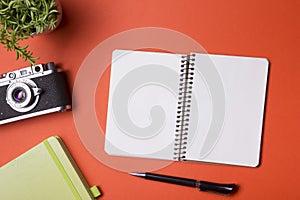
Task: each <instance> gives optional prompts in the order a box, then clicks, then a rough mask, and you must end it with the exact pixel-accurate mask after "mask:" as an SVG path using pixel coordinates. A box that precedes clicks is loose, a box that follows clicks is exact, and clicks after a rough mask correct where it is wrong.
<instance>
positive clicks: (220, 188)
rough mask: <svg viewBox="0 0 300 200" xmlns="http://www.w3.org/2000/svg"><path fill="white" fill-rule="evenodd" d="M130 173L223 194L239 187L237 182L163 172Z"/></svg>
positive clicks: (227, 193)
mask: <svg viewBox="0 0 300 200" xmlns="http://www.w3.org/2000/svg"><path fill="white" fill-rule="evenodd" d="M129 174H131V175H133V176H137V177H141V178H145V179H149V180H154V181H160V182H165V183H172V184H177V185H183V186H188V187H196V188H198V189H199V190H200V191H204V192H212V193H218V194H222V195H229V194H231V193H232V192H234V191H235V190H236V188H237V186H236V185H235V184H221V183H213V182H208V181H198V180H194V179H188V178H179V177H175V176H166V175H161V174H153V173H148V172H147V173H142V172H130V173H129Z"/></svg>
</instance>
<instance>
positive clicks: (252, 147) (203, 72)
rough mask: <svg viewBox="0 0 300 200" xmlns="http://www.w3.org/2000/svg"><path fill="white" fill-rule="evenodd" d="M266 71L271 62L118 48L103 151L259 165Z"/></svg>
mask: <svg viewBox="0 0 300 200" xmlns="http://www.w3.org/2000/svg"><path fill="white" fill-rule="evenodd" d="M268 66H269V62H268V60H267V59H265V58H253V57H242V56H225V55H212V54H203V53H190V54H189V55H183V54H171V53H159V52H143V51H130V50H115V51H114V52H113V54H112V66H111V77H110V90H109V103H108V113H107V125H106V141H105V151H106V152H107V153H108V154H110V155H115V156H131V157H141V158H152V159H166V160H177V161H202V162H213V163H223V164H231V165H241V166H249V167H256V166H257V165H258V164H259V157H260V147H261V136H262V128H263V115H264V105H265V95H266V85H267V77H268Z"/></svg>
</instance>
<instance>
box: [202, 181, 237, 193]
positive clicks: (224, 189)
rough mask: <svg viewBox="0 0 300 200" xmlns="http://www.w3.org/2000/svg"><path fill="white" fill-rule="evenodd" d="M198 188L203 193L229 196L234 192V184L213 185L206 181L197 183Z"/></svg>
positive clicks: (235, 186)
mask: <svg viewBox="0 0 300 200" xmlns="http://www.w3.org/2000/svg"><path fill="white" fill-rule="evenodd" d="M198 188H199V190H200V191H203V192H212V193H217V194H222V195H229V194H231V193H233V192H235V191H236V189H237V185H236V184H222V183H213V182H208V181H199V182H198Z"/></svg>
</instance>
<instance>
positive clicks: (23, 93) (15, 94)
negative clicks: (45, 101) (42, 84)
mask: <svg viewBox="0 0 300 200" xmlns="http://www.w3.org/2000/svg"><path fill="white" fill-rule="evenodd" d="M40 90H41V89H40V88H38V87H37V85H36V84H35V83H34V82H33V81H32V80H30V79H23V80H17V81H15V82H12V83H11V84H10V85H9V86H8V87H7V90H6V102H7V103H8V104H9V106H10V107H11V108H12V109H14V110H15V111H17V112H28V111H31V110H32V109H33V108H35V106H36V105H37V103H38V100H39V94H40V93H41V92H40Z"/></svg>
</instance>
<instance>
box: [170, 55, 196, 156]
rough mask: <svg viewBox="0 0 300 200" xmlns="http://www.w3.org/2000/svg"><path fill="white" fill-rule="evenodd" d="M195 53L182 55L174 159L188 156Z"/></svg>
mask: <svg viewBox="0 0 300 200" xmlns="http://www.w3.org/2000/svg"><path fill="white" fill-rule="evenodd" d="M194 61H195V54H191V55H189V56H182V60H181V63H182V64H181V66H180V81H179V92H178V105H177V119H176V129H175V132H176V133H175V146H174V157H173V159H174V160H184V159H185V158H186V149H187V139H188V129H189V121H190V108H191V102H192V88H193V79H194V71H195V69H194Z"/></svg>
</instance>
